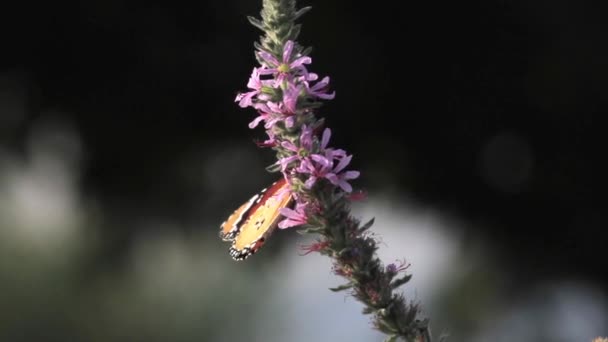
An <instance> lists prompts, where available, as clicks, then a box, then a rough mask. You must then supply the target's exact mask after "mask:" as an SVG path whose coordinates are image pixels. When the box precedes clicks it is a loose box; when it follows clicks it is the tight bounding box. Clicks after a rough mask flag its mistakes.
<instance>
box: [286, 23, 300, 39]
mask: <svg viewBox="0 0 608 342" xmlns="http://www.w3.org/2000/svg"><path fill="white" fill-rule="evenodd" d="M300 30H302V25H299V24H298V25H293V26H292V27H291V29H290V30H289V32H288V33H287V37H288V38H289V39H291V40H296V39H297V38H298V36H299V35H300Z"/></svg>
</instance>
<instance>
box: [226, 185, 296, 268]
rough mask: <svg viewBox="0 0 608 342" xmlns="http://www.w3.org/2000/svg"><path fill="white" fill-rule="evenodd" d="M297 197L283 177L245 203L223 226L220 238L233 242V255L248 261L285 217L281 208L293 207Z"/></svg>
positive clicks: (231, 251) (231, 253)
mask: <svg viewBox="0 0 608 342" xmlns="http://www.w3.org/2000/svg"><path fill="white" fill-rule="evenodd" d="M292 203H293V196H292V195H291V191H290V189H289V183H287V181H286V180H285V179H283V178H281V179H280V180H278V181H276V182H274V183H273V184H272V185H271V186H270V187H268V188H266V189H263V190H262V191H260V192H259V193H257V194H255V195H254V196H253V197H251V198H250V199H249V200H248V201H247V202H245V203H244V204H243V205H241V206H240V207H239V208H238V209H237V210H235V211H234V213H232V215H230V216H229V217H228V219H227V220H226V221H224V223H222V225H221V226H220V233H219V235H220V238H221V239H222V240H224V241H232V246H231V247H230V255H231V256H232V258H233V259H234V260H244V259H246V258H247V257H249V256H250V255H252V254H254V253H255V252H257V251H258V250H259V249H260V248H261V247H262V246H263V245H264V242H265V241H266V239H267V238H268V237H269V236H270V234H272V232H273V231H274V229H275V228H276V226H277V224H278V223H279V220H280V219H281V208H286V207H289V206H290V205H291V204H292Z"/></svg>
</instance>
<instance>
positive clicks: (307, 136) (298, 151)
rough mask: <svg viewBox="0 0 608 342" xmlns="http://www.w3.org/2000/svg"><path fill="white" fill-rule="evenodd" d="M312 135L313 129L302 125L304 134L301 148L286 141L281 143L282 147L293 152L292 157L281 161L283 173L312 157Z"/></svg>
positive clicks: (301, 138) (302, 133)
mask: <svg viewBox="0 0 608 342" xmlns="http://www.w3.org/2000/svg"><path fill="white" fill-rule="evenodd" d="M312 135H313V131H312V129H311V128H309V127H307V126H306V125H302V132H301V133H300V140H299V141H300V147H298V146H296V145H294V144H293V143H292V142H291V141H288V140H285V141H283V142H282V143H281V146H283V148H285V149H286V150H288V151H291V152H293V154H292V155H291V156H288V157H285V158H281V159H279V161H278V163H279V164H280V165H281V171H283V172H285V170H286V169H287V167H288V166H289V165H290V164H291V163H293V162H295V161H297V160H299V161H300V163H301V162H302V160H304V159H306V158H308V157H309V155H310V151H311V149H312Z"/></svg>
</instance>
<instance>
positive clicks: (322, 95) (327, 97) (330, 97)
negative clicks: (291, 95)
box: [314, 91, 336, 100]
mask: <svg viewBox="0 0 608 342" xmlns="http://www.w3.org/2000/svg"><path fill="white" fill-rule="evenodd" d="M314 95H315V96H316V97H318V98H320V99H323V100H333V99H335V98H336V92H335V91H334V92H333V93H331V94H325V93H314Z"/></svg>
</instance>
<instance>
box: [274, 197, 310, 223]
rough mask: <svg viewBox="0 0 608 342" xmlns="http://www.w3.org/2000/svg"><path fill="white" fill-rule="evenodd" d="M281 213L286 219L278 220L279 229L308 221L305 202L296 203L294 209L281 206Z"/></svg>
mask: <svg viewBox="0 0 608 342" xmlns="http://www.w3.org/2000/svg"><path fill="white" fill-rule="evenodd" d="M281 215H283V216H285V217H286V219H284V220H283V221H281V222H279V228H281V229H285V228H290V227H295V226H300V225H303V224H306V223H307V222H308V216H307V215H306V204H305V203H298V204H296V207H295V210H293V209H289V208H281Z"/></svg>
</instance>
